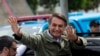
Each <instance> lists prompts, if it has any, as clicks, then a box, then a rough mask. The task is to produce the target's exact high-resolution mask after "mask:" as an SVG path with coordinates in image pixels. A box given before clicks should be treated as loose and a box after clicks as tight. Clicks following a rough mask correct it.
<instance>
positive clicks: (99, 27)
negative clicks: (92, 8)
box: [89, 20, 100, 37]
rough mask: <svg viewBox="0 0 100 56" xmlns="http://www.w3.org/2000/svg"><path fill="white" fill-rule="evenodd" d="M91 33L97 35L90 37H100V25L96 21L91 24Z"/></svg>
mask: <svg viewBox="0 0 100 56" xmlns="http://www.w3.org/2000/svg"><path fill="white" fill-rule="evenodd" d="M90 32H91V33H95V34H90V35H89V36H91V37H95V36H100V34H99V33H100V24H99V22H98V21H96V20H92V21H91V22H90Z"/></svg>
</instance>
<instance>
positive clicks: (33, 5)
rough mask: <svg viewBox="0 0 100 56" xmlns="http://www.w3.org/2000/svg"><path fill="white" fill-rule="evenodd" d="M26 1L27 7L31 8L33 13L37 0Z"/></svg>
mask: <svg viewBox="0 0 100 56" xmlns="http://www.w3.org/2000/svg"><path fill="white" fill-rule="evenodd" d="M26 2H27V3H28V4H29V7H30V8H31V9H32V11H33V13H34V14H35V13H36V9H37V6H38V1H37V0H26Z"/></svg>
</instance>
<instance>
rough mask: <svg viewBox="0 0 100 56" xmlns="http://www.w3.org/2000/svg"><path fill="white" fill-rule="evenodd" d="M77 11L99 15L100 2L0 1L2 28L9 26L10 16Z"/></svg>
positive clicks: (86, 0) (56, 0)
mask: <svg viewBox="0 0 100 56" xmlns="http://www.w3.org/2000/svg"><path fill="white" fill-rule="evenodd" d="M62 5H64V6H63V7H62ZM63 11H64V12H63ZM75 11H82V12H85V13H88V12H97V13H98V12H100V0H0V26H3V25H6V24H8V22H7V19H8V17H9V15H11V16H16V17H20V16H29V15H36V14H51V13H54V12H59V13H62V12H63V13H64V14H67V12H68V13H69V12H75Z"/></svg>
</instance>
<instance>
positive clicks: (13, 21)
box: [8, 16, 21, 37]
mask: <svg viewBox="0 0 100 56" xmlns="http://www.w3.org/2000/svg"><path fill="white" fill-rule="evenodd" d="M8 22H9V23H10V25H11V28H12V31H13V32H14V33H15V34H16V35H17V36H19V37H20V36H21V32H20V27H19V26H18V23H17V19H16V17H13V16H10V17H9V19H8Z"/></svg>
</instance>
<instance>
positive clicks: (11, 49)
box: [0, 36, 17, 56]
mask: <svg viewBox="0 0 100 56" xmlns="http://www.w3.org/2000/svg"><path fill="white" fill-rule="evenodd" d="M16 48H17V45H16V41H15V40H14V39H13V38H12V37H10V36H0V56H15V55H16Z"/></svg>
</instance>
